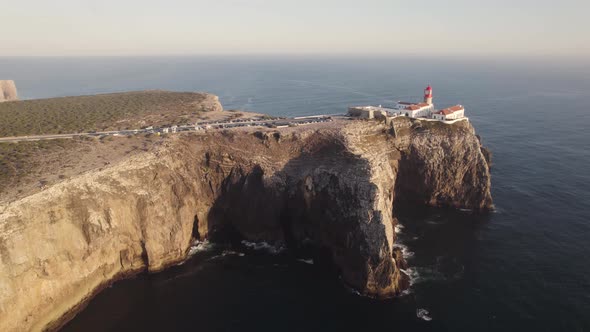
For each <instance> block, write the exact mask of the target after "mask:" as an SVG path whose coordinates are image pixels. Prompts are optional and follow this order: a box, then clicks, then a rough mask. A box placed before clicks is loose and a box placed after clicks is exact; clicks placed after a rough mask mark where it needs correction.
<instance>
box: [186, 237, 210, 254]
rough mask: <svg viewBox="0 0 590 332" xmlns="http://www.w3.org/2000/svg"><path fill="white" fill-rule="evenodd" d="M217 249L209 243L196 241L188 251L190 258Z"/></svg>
mask: <svg viewBox="0 0 590 332" xmlns="http://www.w3.org/2000/svg"><path fill="white" fill-rule="evenodd" d="M214 247H215V245H214V244H212V243H209V242H208V241H195V242H193V245H192V246H191V247H190V248H189V250H188V256H189V257H190V256H193V255H194V254H196V253H198V252H201V251H207V250H211V249H213V248H214Z"/></svg>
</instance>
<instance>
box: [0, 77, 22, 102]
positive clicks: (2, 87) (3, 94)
mask: <svg viewBox="0 0 590 332" xmlns="http://www.w3.org/2000/svg"><path fill="white" fill-rule="evenodd" d="M11 100H18V96H17V94H16V85H15V84H14V81H7V80H4V81H2V80H0V102H3V101H11Z"/></svg>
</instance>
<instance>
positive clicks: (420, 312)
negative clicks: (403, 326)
mask: <svg viewBox="0 0 590 332" xmlns="http://www.w3.org/2000/svg"><path fill="white" fill-rule="evenodd" d="M429 315H430V313H429V312H428V310H426V309H422V308H419V309H416V316H417V317H418V318H420V319H423V320H425V321H427V322H429V321H431V320H432V317H430V316H429Z"/></svg>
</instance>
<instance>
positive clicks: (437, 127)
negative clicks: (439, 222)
mask: <svg viewBox="0 0 590 332" xmlns="http://www.w3.org/2000/svg"><path fill="white" fill-rule="evenodd" d="M395 204H417V205H433V206H451V207H457V208H467V209H473V210H486V209H489V208H491V207H492V200H491V196H490V173H489V167H488V162H487V160H486V158H485V157H484V153H483V152H482V147H481V145H480V142H479V140H478V138H477V137H476V135H475V132H474V130H473V128H472V127H471V125H470V124H469V123H468V122H462V123H456V124H453V125H445V124H439V123H435V124H426V125H420V124H419V122H418V121H411V120H409V119H406V118H404V119H399V120H396V121H394V128H391V127H390V126H386V125H385V124H378V123H376V122H364V121H335V122H332V123H326V124H319V125H317V126H309V127H300V128H284V129H281V130H275V131H273V130H260V131H257V132H253V131H247V130H235V131H212V132H208V133H204V134H198V135H193V136H173V137H171V138H170V139H168V140H167V141H166V143H165V144H164V145H162V146H160V147H157V148H154V149H153V150H152V151H148V152H145V153H142V154H139V155H135V156H133V157H130V158H129V159H127V160H126V161H123V162H121V163H118V164H115V165H111V166H109V167H108V168H106V169H103V170H97V171H95V172H89V173H86V174H83V175H81V176H78V177H76V178H72V179H69V180H66V181H64V182H62V183H59V184H57V185H54V186H52V187H49V188H47V189H46V190H44V191H42V192H39V193H37V194H34V195H31V196H29V197H25V198H23V199H21V200H18V201H15V202H12V203H8V204H6V205H4V206H0V330H2V331H21V330H41V329H44V328H46V327H56V326H59V324H60V323H61V322H63V320H64V318H67V317H68V313H73V312H75V311H76V308H77V307H78V306H79V305H80V304H81V303H83V302H84V301H86V300H88V299H89V298H90V297H92V296H93V294H95V292H96V291H98V290H100V289H101V288H102V287H104V286H106V285H108V284H109V283H110V282H112V281H114V280H117V279H119V278H122V277H125V276H128V275H131V274H134V273H138V272H140V271H146V270H148V271H158V270H161V269H163V268H165V267H167V266H169V265H171V264H175V263H177V262H179V261H182V260H184V259H186V257H187V252H188V249H189V247H190V244H191V242H192V241H193V240H194V239H196V238H199V239H209V240H211V241H220V242H233V243H239V241H240V240H242V239H245V240H249V241H267V242H270V243H274V244H277V245H283V246H286V247H288V248H289V249H290V250H294V251H297V250H300V249H303V248H304V247H305V248H306V250H307V249H309V248H312V250H311V252H314V253H315V254H314V255H315V257H314V259H315V260H316V262H317V264H324V265H329V266H332V267H333V268H334V269H335V270H337V271H339V273H340V274H341V276H342V279H343V280H344V282H346V283H347V284H348V285H350V286H351V287H353V288H355V289H357V290H358V291H359V292H360V293H362V294H364V295H367V296H374V297H391V296H395V295H396V294H399V293H400V292H401V291H402V290H403V289H405V288H407V287H408V276H406V275H405V274H404V273H403V272H402V271H401V268H403V266H404V264H405V262H404V261H403V258H402V255H401V252H400V251H399V249H398V248H396V247H395V246H394V244H395V241H396V234H395V232H394V227H395V224H396V223H397V220H396V218H395V215H394V214H395V212H394V211H395V210H394V205H395ZM64 315H65V316H64Z"/></svg>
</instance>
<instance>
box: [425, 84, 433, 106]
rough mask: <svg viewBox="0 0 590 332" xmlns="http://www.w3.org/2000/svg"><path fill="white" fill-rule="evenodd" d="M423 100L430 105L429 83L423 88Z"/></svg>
mask: <svg viewBox="0 0 590 332" xmlns="http://www.w3.org/2000/svg"><path fill="white" fill-rule="evenodd" d="M424 102H425V103H427V104H428V105H432V87H431V86H430V85H428V86H427V87H426V89H424Z"/></svg>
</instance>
